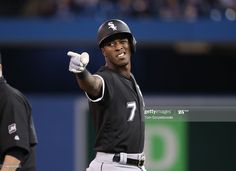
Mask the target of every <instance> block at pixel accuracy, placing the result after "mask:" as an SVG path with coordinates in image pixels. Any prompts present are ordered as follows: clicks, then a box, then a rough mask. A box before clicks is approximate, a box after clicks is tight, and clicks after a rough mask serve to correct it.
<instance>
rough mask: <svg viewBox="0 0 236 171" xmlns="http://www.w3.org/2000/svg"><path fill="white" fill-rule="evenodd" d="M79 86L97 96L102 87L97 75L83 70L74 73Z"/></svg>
mask: <svg viewBox="0 0 236 171" xmlns="http://www.w3.org/2000/svg"><path fill="white" fill-rule="evenodd" d="M76 79H77V82H78V84H79V86H80V88H81V89H82V90H83V91H85V92H87V94H89V95H91V96H94V97H96V96H99V94H100V92H101V88H102V81H101V79H99V78H98V77H97V76H94V75H92V74H91V73H90V72H89V71H87V70H85V71H84V72H83V73H79V74H76Z"/></svg>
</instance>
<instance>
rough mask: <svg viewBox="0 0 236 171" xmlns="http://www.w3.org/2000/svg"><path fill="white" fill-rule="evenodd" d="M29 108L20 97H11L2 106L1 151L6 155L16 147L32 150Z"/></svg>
mask: <svg viewBox="0 0 236 171" xmlns="http://www.w3.org/2000/svg"><path fill="white" fill-rule="evenodd" d="M27 107H28V106H26V104H25V103H24V100H23V99H22V98H20V97H17V98H16V97H15V96H11V95H10V96H9V97H7V98H6V100H5V101H4V104H2V108H1V124H0V137H1V139H0V151H1V152H2V153H3V154H4V153H5V152H6V151H7V150H9V149H11V148H15V147H19V148H22V149H24V150H25V151H27V152H28V151H29V150H30V143H29V142H30V141H29V137H30V136H29V117H30V116H29V115H28V109H27Z"/></svg>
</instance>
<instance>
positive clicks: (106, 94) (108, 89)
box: [85, 72, 114, 102]
mask: <svg viewBox="0 0 236 171" xmlns="http://www.w3.org/2000/svg"><path fill="white" fill-rule="evenodd" d="M94 75H95V76H98V77H99V78H100V79H101V80H102V90H101V94H100V96H99V97H95V98H94V97H91V96H90V95H88V94H87V93H86V92H85V94H86V96H87V98H88V99H89V101H91V102H102V101H104V100H105V99H107V98H111V97H112V96H113V91H114V90H113V88H114V81H113V77H112V74H111V73H109V72H97V73H96V74H94Z"/></svg>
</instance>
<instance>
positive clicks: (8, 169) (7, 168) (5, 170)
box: [0, 155, 20, 171]
mask: <svg viewBox="0 0 236 171" xmlns="http://www.w3.org/2000/svg"><path fill="white" fill-rule="evenodd" d="M19 166H20V160H18V159H17V158H15V157H13V156H10V155H6V156H5V158H4V162H3V164H2V166H1V168H0V171H15V170H16V169H17V168H18V167H19Z"/></svg>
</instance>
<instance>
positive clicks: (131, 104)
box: [127, 101, 137, 122]
mask: <svg viewBox="0 0 236 171" xmlns="http://www.w3.org/2000/svg"><path fill="white" fill-rule="evenodd" d="M127 108H131V111H130V115H129V119H128V122H132V121H133V120H134V116H135V111H136V108H137V107H136V102H135V101H132V102H127Z"/></svg>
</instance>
